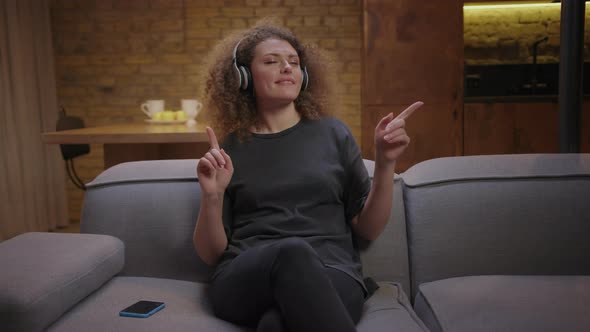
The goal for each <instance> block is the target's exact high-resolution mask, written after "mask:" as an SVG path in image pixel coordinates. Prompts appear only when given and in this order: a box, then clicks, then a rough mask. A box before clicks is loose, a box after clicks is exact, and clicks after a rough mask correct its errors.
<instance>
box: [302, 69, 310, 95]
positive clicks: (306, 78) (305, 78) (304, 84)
mask: <svg viewBox="0 0 590 332" xmlns="http://www.w3.org/2000/svg"><path fill="white" fill-rule="evenodd" d="M308 84H309V74H308V73H307V67H305V66H304V67H303V68H301V91H305V89H307V85H308Z"/></svg>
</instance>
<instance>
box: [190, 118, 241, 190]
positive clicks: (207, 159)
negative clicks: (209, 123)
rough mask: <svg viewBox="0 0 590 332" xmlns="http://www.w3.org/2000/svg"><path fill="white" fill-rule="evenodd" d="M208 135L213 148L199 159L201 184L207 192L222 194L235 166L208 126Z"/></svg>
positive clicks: (198, 172) (198, 166) (198, 167)
mask: <svg viewBox="0 0 590 332" xmlns="http://www.w3.org/2000/svg"><path fill="white" fill-rule="evenodd" d="M207 135H208V136H209V144H210V145H211V149H210V150H209V152H207V153H206V154H205V155H204V156H203V157H202V158H201V159H199V164H198V165H197V176H198V178H199V184H200V185H201V191H203V193H205V194H222V193H223V192H224V191H225V188H227V186H228V184H229V181H230V180H231V177H232V175H233V173H234V166H233V164H232V161H231V158H230V157H229V155H228V154H227V153H225V151H223V149H220V148H219V143H218V142H217V137H216V136H215V133H214V132H213V129H211V128H210V127H207Z"/></svg>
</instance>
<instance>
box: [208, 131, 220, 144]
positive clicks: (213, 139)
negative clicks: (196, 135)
mask: <svg viewBox="0 0 590 332" xmlns="http://www.w3.org/2000/svg"><path fill="white" fill-rule="evenodd" d="M207 136H209V145H211V147H212V148H213V149H219V143H218V142H217V136H215V132H213V129H211V127H207Z"/></svg>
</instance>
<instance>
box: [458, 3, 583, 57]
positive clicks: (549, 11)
mask: <svg viewBox="0 0 590 332" xmlns="http://www.w3.org/2000/svg"><path fill="white" fill-rule="evenodd" d="M560 15H561V12H560V7H559V6H551V7H533V8H531V7H524V8H510V9H509V10H507V9H493V10H490V9H485V10H483V9H478V10H474V9H471V10H464V44H465V48H464V49H465V62H466V63H467V64H504V63H532V61H533V52H532V45H533V43H534V42H535V41H536V40H539V39H541V38H543V37H545V36H547V37H549V40H548V41H547V42H545V43H541V44H540V45H539V47H538V51H537V62H538V63H555V62H559V44H560V20H561V17H560ZM584 39H585V42H584V59H585V61H590V6H586V18H585V28H584Z"/></svg>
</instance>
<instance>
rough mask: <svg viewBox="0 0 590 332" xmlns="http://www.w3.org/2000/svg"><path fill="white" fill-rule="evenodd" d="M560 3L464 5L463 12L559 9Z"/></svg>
mask: <svg viewBox="0 0 590 332" xmlns="http://www.w3.org/2000/svg"><path fill="white" fill-rule="evenodd" d="M559 6H561V3H559V2H555V3H508V4H494V5H464V6H463V9H465V10H477V9H509V8H535V7H559Z"/></svg>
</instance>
